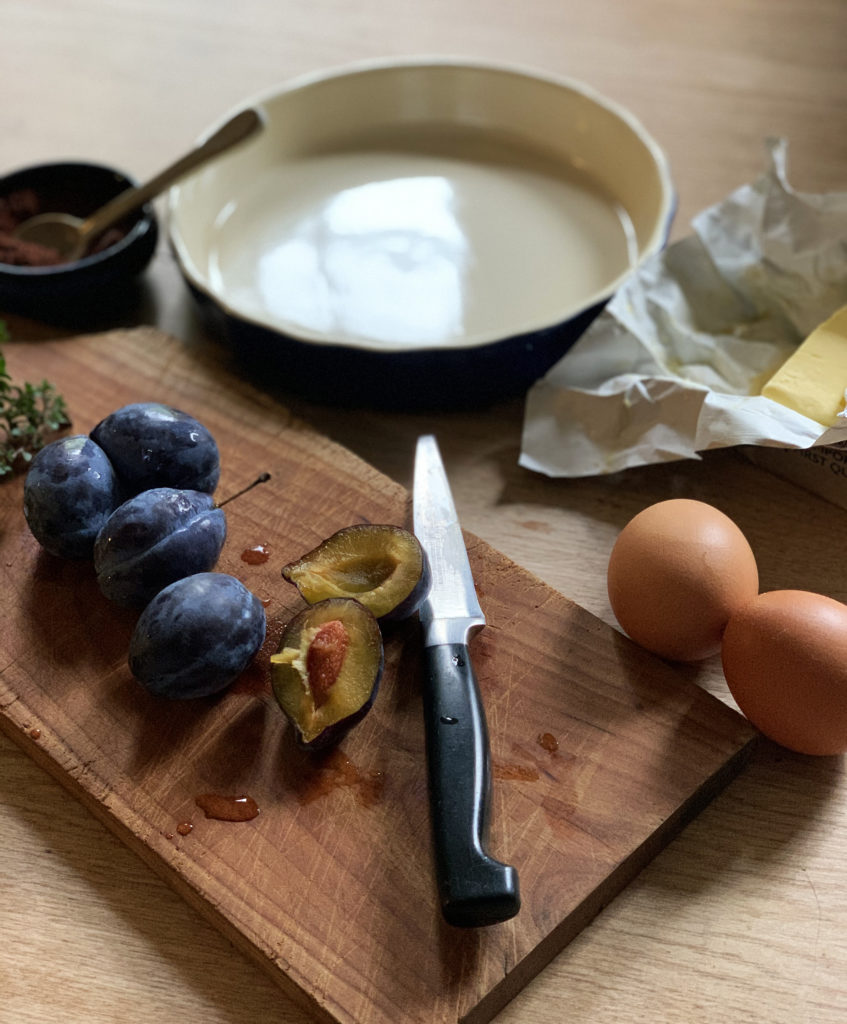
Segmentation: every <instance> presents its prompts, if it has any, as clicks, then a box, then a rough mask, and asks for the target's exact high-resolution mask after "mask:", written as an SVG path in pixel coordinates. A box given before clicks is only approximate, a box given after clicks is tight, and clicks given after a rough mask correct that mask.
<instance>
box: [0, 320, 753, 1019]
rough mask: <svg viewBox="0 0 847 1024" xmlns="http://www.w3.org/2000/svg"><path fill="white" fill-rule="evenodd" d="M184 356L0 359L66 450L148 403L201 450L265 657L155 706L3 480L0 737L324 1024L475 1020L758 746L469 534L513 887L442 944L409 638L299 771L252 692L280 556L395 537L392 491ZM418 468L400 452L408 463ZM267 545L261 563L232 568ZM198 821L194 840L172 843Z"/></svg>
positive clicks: (285, 612) (87, 342) (258, 681)
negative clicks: (214, 450)
mask: <svg viewBox="0 0 847 1024" xmlns="http://www.w3.org/2000/svg"><path fill="white" fill-rule="evenodd" d="M210 353H211V350H205V353H204V355H203V356H202V357H201V356H200V355H199V354H198V352H196V351H192V350H191V349H190V348H188V347H186V346H183V345H182V344H180V343H179V342H178V341H176V340H175V339H173V338H171V337H169V336H167V335H165V334H163V333H162V332H159V331H156V330H153V329H148V328H141V329H138V330H135V331H113V332H109V333H105V334H99V335H89V336H86V337H82V338H74V339H65V340H62V341H54V342H42V343H18V344H14V345H12V346H10V348H9V351H8V353H7V357H8V362H9V367H10V370H11V371H12V373H13V375H20V376H22V377H27V378H40V377H42V376H45V375H48V374H49V376H50V377H51V379H52V380H53V381H54V382H55V383H56V385H57V387H59V388H60V390H61V391H62V392H63V393H64V394H65V396H66V398H67V400H68V402H69V405H70V408H71V410H72V411H73V416H74V426H73V429H74V430H75V431H79V432H84V431H87V430H89V429H90V428H91V427H92V426H93V425H94V424H95V423H96V422H97V421H98V420H99V419H100V418H101V417H102V416H103V415H105V414H106V413H108V412H109V411H111V410H112V409H114V408H116V407H117V406H119V405H121V404H123V403H124V402H127V401H136V400H144V399H145V398H156V399H159V400H163V401H167V402H170V403H172V404H174V405H176V406H178V407H180V408H183V409H185V410H187V411H190V412H192V413H194V414H195V415H197V416H198V417H199V418H200V419H202V420H203V422H205V423H206V425H207V426H208V427H209V428H210V429H211V430H212V432H213V434H214V435H215V436H216V438H217V440H218V443H219V445H220V448H221V453H222V464H223V472H222V478H221V484H220V487H219V494H221V495H223V496H225V495H226V494H228V493H232V492H234V491H236V490H239V489H240V488H241V487H243V486H244V485H245V484H247V483H249V482H250V480H252V479H253V478H254V477H255V476H256V475H257V473H258V472H261V471H268V472H270V474H271V480H270V482H269V483H268V484H265V485H263V486H261V487H258V488H256V489H254V490H252V491H250V492H249V493H248V494H247V495H245V496H243V497H242V498H239V499H238V501H237V503H233V504H232V505H231V506H228V524H229V534H228V539H227V545H226V547H225V550H224V554H223V556H222V559H221V563H220V568H221V569H222V570H224V571H228V572H232V573H233V574H234V575H237V576H239V577H240V578H241V579H242V580H243V581H244V582H245V583H246V584H247V585H248V586H250V587H251V588H252V589H253V590H254V592H255V593H257V595H258V596H259V597H261V598H262V599H263V601H264V602H266V608H267V616H268V641H267V643H266V644H265V647H264V648H263V650H262V652H260V654H259V656H258V657H257V659H256V661H255V663H254V665H252V666H251V667H250V668H249V669H248V670H247V672H246V673H245V674H244V675H243V676H242V678H241V679H240V680H239V681H238V682H237V683H236V684H235V686H234V687H233V688H232V690H231V691H230V692H229V693H228V694H226V695H225V696H224V697H223V698H219V699H213V700H207V701H192V702H187V703H184V704H180V703H172V702H166V701H161V700H157V699H155V698H152V697H150V696H149V695H147V694H146V693H145V692H144V691H143V690H142V689H141V688H140V687H139V686H138V685H137V684H136V683H135V682H134V680H132V678H131V676H130V674H129V671H128V668H127V666H126V648H127V644H128V640H129V635H130V632H131V628H132V624H133V621H134V616H133V615H131V614H129V613H125V612H119V611H117V610H115V609H114V608H113V607H112V606H110V605H109V604H108V603H107V602H106V601H105V600H104V599H103V598H102V597H101V596H100V595H99V592H98V590H97V587H96V582H95V580H94V578H93V573H92V570H91V567H90V566H89V565H87V564H77V563H68V562H62V561H60V560H58V559H55V558H52V557H51V556H48V555H47V554H46V553H44V552H43V551H41V550H40V549H39V547H38V545H37V544H36V542H35V541H34V539H33V538H32V537H31V535H30V534H29V532H28V530H27V528H26V525H25V523H24V520H23V515H22V511H21V508H20V505H21V492H22V480H21V479H17V480H14V481H12V482H10V483H8V484H6V485H4V488H3V491H2V502H3V524H4V528H3V533H2V537H0V567H2V572H3V576H4V584H5V585H4V588H3V597H2V605H0V613H2V614H1V615H0V661H2V664H3V666H4V670H3V682H2V690H0V708H2V716H0V722H2V726H3V728H4V730H5V731H6V732H7V733H8V734H9V735H10V736H12V738H14V739H15V740H17V741H18V742H20V743H21V744H22V745H23V746H24V747H25V749H26V750H27V752H28V753H30V754H31V755H32V756H33V757H34V758H35V759H36V761H37V762H38V763H39V764H41V765H43V766H44V767H46V768H47V769H48V770H50V771H51V772H52V773H53V774H54V775H56V776H57V777H58V778H59V779H60V781H62V782H63V784H65V785H66V786H68V787H69V788H70V790H71V791H72V792H73V793H74V795H75V796H77V797H78V798H79V799H81V800H82V801H83V802H84V804H85V805H86V806H87V807H88V808H90V809H91V810H92V811H93V812H94V813H95V814H96V815H97V816H98V817H100V818H101V819H102V820H103V821H104V822H105V823H106V824H107V825H108V826H109V827H110V828H111V829H112V830H113V831H115V832H116V834H117V835H118V836H119V837H120V838H121V839H122V840H123V841H124V842H126V843H127V844H128V845H130V846H131V848H132V849H134V850H135V851H136V852H138V853H139V854H140V855H141V856H142V857H143V858H144V859H145V861H147V862H148V863H149V864H150V865H151V866H152V867H153V868H154V869H155V870H157V871H158V872H159V873H160V874H162V875H163V877H164V878H165V879H166V880H167V881H168V882H169V884H171V885H172V886H173V887H174V888H175V889H176V891H177V892H179V893H180V894H181V895H182V896H183V897H184V898H186V899H187V900H188V901H189V902H190V903H191V904H192V905H194V906H196V907H198V908H199V909H200V910H201V912H203V913H204V914H205V915H206V916H207V917H209V918H210V919H211V920H212V921H213V923H214V924H215V926H216V927H218V928H219V929H221V930H222V931H223V932H224V934H225V935H226V936H227V937H228V938H229V939H230V940H231V941H232V942H233V943H235V944H236V945H237V946H238V947H239V948H241V949H242V950H244V951H245V952H246V953H248V954H249V955H252V956H253V957H254V958H255V959H256V960H257V961H259V962H260V964H261V965H262V966H263V967H264V968H265V969H266V970H267V971H268V972H269V973H270V974H271V975H272V977H273V978H274V979H275V980H276V981H277V982H278V983H279V984H280V985H281V986H282V987H283V988H284V989H285V991H287V992H288V994H289V995H290V996H291V997H292V998H294V999H296V1000H299V1001H300V1002H301V1003H303V1004H304V1005H305V1006H307V1007H308V1008H309V1010H310V1011H311V1012H314V1013H316V1014H318V1015H319V1016H321V1017H322V1018H323V1019H326V1020H330V1021H337V1022H345V1024H354V1022H355V1024H388V1022H394V1024H398V1022H409V1024H412V1022H416V1024H418V1022H419V1024H424V1022H429V1024H432V1022H442V1021H443V1022H453V1021H459V1020H466V1021H471V1022H482V1021H487V1020H489V1019H491V1017H492V1016H493V1015H494V1014H495V1013H496V1012H497V1011H498V1010H499V1009H500V1008H502V1006H503V1005H504V1004H505V1002H506V1001H508V1000H509V999H510V998H511V997H512V996H513V995H514V994H515V993H516V992H517V991H518V990H519V989H520V988H521V987H522V986H523V985H524V984H525V983H526V982H527V981H528V980H529V979H530V978H531V977H532V976H534V975H535V974H536V973H537V972H538V971H539V970H540V969H541V968H542V967H543V966H544V965H545V964H546V963H547V962H549V960H550V959H551V958H552V957H553V956H554V955H555V954H556V953H557V952H558V951H559V950H560V949H561V948H562V947H563V946H564V945H565V944H566V943H567V942H569V941H570V940H571V939H572V938H573V937H574V936H575V935H576V934H577V933H578V932H579V931H580V930H581V928H583V927H584V925H585V924H586V923H587V922H588V921H589V920H590V919H591V918H592V917H593V916H594V915H596V913H597V912H598V911H599V910H600V909H601V908H602V906H604V905H605V904H606V903H608V901H609V900H610V899H611V898H612V897H613V896H614V895H615V893H617V892H618V891H619V890H620V889H621V888H622V887H623V886H624V885H625V884H626V883H627V882H628V881H629V880H631V878H632V877H634V875H635V874H636V873H637V872H638V871H639V870H640V869H641V868H642V867H643V866H644V865H645V864H646V863H647V862H648V861H649V860H650V859H651V858H652V857H653V856H654V855H655V854H656V853H657V852H658V851H659V849H661V848H662V847H663V846H664V845H665V844H666V843H667V842H668V841H669V839H670V838H671V836H672V835H674V834H675V833H676V832H677V831H678V830H679V828H681V827H682V825H683V824H684V823H685V822H686V821H687V820H689V819H690V818H691V817H692V816H693V815H694V814H695V813H696V812H697V811H698V810H699V809H701V808H702V807H703V806H704V805H705V803H706V802H707V801H708V800H709V799H710V798H711V797H712V796H713V795H714V794H715V793H716V792H717V791H718V789H719V788H721V787H722V786H723V785H724V784H725V783H726V782H727V781H728V780H729V779H730V778H731V777H732V775H734V773H735V772H736V771H737V770H738V769H739V767H740V765H741V763H742V761H743V759H744V758H745V757H746V755H747V754H748V753H749V749H750V746H751V744H752V739H753V732H752V730H751V729H750V727H749V725H748V724H747V723H746V722H745V721H744V720H743V719H742V718H741V717H740V716H739V715H738V714H737V713H736V712H734V711H733V710H731V709H730V708H728V707H726V706H725V705H724V704H723V703H721V702H720V701H718V700H716V699H715V698H713V697H712V696H710V695H709V694H708V693H706V692H705V691H704V690H702V689H701V688H699V687H698V686H696V685H695V684H693V683H691V682H689V681H688V680H686V679H684V678H683V677H681V676H680V675H679V674H678V673H676V672H675V671H674V670H673V669H672V668H670V667H669V666H668V665H667V664H665V663H663V662H661V661H659V660H657V659H654V658H652V657H651V656H649V655H647V654H646V653H645V652H643V651H641V650H639V649H638V648H637V647H635V645H633V644H631V643H629V641H627V640H626V639H625V638H623V637H621V636H620V635H619V634H618V633H617V632H615V631H614V630H612V629H611V628H610V627H609V626H607V625H606V624H605V623H603V622H601V621H600V620H599V619H597V618H595V617H594V616H593V615H591V614H590V613H588V612H587V611H585V610H584V609H582V608H580V607H579V606H577V605H576V604H574V603H573V602H571V601H569V600H567V599H566V598H564V597H563V596H562V595H560V594H558V593H556V592H555V591H553V590H552V589H551V588H550V587H548V586H547V585H545V584H543V583H542V582H541V581H540V580H538V579H537V578H535V577H533V576H532V575H531V574H529V573H528V572H526V571H525V570H523V569H521V568H520V567H518V566H517V565H516V564H515V563H513V562H511V561H510V560H509V559H507V558H506V557H505V556H503V555H501V554H499V553H498V552H496V551H495V550H494V549H492V548H491V547H490V546H489V545H487V544H485V543H484V542H483V541H481V540H479V539H478V538H475V537H473V536H472V535H469V538H468V539H469V553H470V557H471V561H472V567H473V569H474V574H475V578H476V580H477V583H478V587H479V592H480V600H481V602H482V604H483V609H484V611H485V613H486V616H487V620H488V627H487V628H486V629H485V630H484V631H483V632H482V633H481V634H480V635H479V637H478V638H477V639H476V641H475V642H474V657H475V664H476V666H477V671H478V675H479V678H480V684H481V686H482V688H483V692H484V695H485V700H486V705H487V711H488V718H489V727H490V730H491V736H492V757H493V763H494V772H495V780H496V789H495V810H494V834H493V841H494V842H493V852H494V853H495V855H497V854H499V855H500V856H502V857H504V858H508V859H509V860H510V861H512V862H513V863H515V864H516V865H517V866H518V868H519V871H520V873H521V883H522V891H523V899H524V905H523V908H522V911H521V913H520V915H519V916H518V917H517V918H516V919H515V920H513V921H511V922H508V923H506V924H504V925H500V926H496V927H493V928H489V929H483V930H476V931H461V930H456V929H451V928H449V927H448V926H447V925H445V924H443V922H442V921H441V918H440V914H439V912H438V908H437V904H436V901H435V898H434V891H433V885H432V865H431V860H430V852H429V844H428V818H427V798H426V784H425V771H424V758H423V736H422V726H421V716H420V706H419V700H418V681H419V667H418V666H419V661H420V647H419V637H418V635H417V631H416V628H415V624H414V622H412V623H407V624H406V625H405V626H402V627H399V628H398V629H396V630H395V631H394V632H393V633H390V634H387V636H386V662H387V669H386V678H385V681H384V684H383V689H382V691H381V694H380V698H379V700H378V702H377V705H376V707H375V709H374V711H373V712H372V713H371V714H370V715H369V716H368V717H367V718H366V719H365V721H364V722H363V723H362V724H361V725H360V726H359V727H358V728H357V729H356V731H355V732H354V733H352V734H351V735H350V736H349V737H348V738H347V739H345V741H344V742H343V744H342V746H341V747H340V748H339V749H338V750H337V751H335V752H333V753H331V754H329V755H327V756H325V757H323V758H322V759H317V760H316V759H314V758H312V757H309V756H307V755H304V754H302V753H301V752H299V751H298V750H297V749H296V747H295V745H294V743H293V740H292V737H291V734H290V731H289V730H288V729H287V727H286V724H285V722H284V720H283V718H282V716H281V715H280V714H279V712H278V711H277V709H276V707H275V704H274V702H273V701H272V699H271V697H270V693H269V683H268V655H269V652H270V650H271V649H273V648H275V646H276V643H277V642H278V638H279V635H280V631H281V629H282V627H283V625H284V623H285V622H286V621H287V619H288V618H289V617H290V616H291V615H292V614H293V612H294V611H295V610H296V609H298V608H299V607H300V606H301V602H300V599H299V597H298V595H297V594H296V591H294V589H293V588H291V587H289V586H288V585H287V584H284V583H283V582H282V580H281V579H280V576H279V570H280V568H281V566H282V565H283V564H285V563H286V562H287V561H289V560H291V559H292V558H294V557H295V556H297V555H298V554H301V553H302V552H303V551H305V550H308V549H310V548H311V547H313V546H314V544H315V543H316V542H317V540H319V539H320V538H321V537H323V536H326V535H328V534H329V533H330V532H332V531H334V530H335V529H337V528H339V527H340V526H343V525H348V524H350V523H353V522H362V521H371V522H374V521H389V522H401V523H403V522H406V520H407V517H408V496H407V493H406V491H405V490H404V489H403V488H402V487H400V486H399V485H398V484H395V483H393V482H392V481H391V480H389V479H388V478H387V477H384V476H383V475H381V474H380V473H378V472H377V471H376V470H375V469H373V468H372V467H370V466H368V465H367V464H366V463H363V462H362V461H361V460H359V459H358V458H356V457H355V456H354V455H352V453H350V452H349V451H347V450H345V449H343V448H341V447H340V446H338V445H335V444H333V443H332V442H330V441H328V440H327V439H326V438H324V437H321V436H320V435H319V434H317V433H315V432H313V431H311V430H309V429H307V428H306V427H305V426H303V425H302V424H300V423H298V422H297V421H295V420H294V419H293V418H292V417H291V415H290V414H289V413H288V412H287V410H286V409H285V408H284V407H282V406H280V405H278V404H276V403H274V402H273V401H271V400H270V399H268V398H267V397H265V396H264V395H262V394H261V393H259V392H258V391H256V390H254V389H252V388H251V387H249V386H248V385H246V384H244V383H242V382H239V381H238V380H236V379H234V378H232V377H230V376H229V375H228V373H227V371H226V370H225V369H224V368H223V367H222V366H220V365H219V364H218V362H217V360H216V359H215V358H214V355H213V353H212V354H210ZM410 458H411V453H410ZM257 544H261V545H263V546H264V547H266V549H267V550H268V551H269V552H270V554H271V558H270V560H269V561H268V562H267V563H266V564H264V565H259V566H253V565H248V564H247V563H246V562H245V561H244V560H243V559H242V558H241V557H240V556H241V553H242V552H244V551H245V550H247V549H248V548H250V547H255V546H256V545H257ZM207 792H217V793H224V794H232V793H248V794H249V795H250V796H252V797H253V798H254V799H256V801H257V802H258V804H259V807H260V809H261V812H260V814H259V816H258V817H257V818H256V819H254V820H253V821H251V822H244V823H237V824H236V823H230V822H220V821H214V820H207V819H205V818H204V817H203V815H202V813H201V812H200V810H199V809H198V807H197V806H196V804H195V798H196V797H197V796H198V795H199V794H201V793H207ZM188 823H190V825H191V826H192V827H191V830H190V831H188V829H187V828H185V829H183V831H188V834H187V835H181V834H180V829H179V826H180V825H181V824H182V825H186V824H188Z"/></svg>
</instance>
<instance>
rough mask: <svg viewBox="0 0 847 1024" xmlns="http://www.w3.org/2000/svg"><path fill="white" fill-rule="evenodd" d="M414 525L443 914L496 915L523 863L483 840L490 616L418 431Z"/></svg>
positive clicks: (474, 919)
mask: <svg viewBox="0 0 847 1024" xmlns="http://www.w3.org/2000/svg"><path fill="white" fill-rule="evenodd" d="M414 529H415V534H416V536H417V538H418V540H419V541H420V543H421V546H422V547H423V549H424V551H425V552H426V554H427V557H428V559H429V562H430V566H431V570H432V588H431V590H430V593H429V596H428V597H427V599H426V600H425V601H424V603H423V604H422V605H421V608H420V611H419V615H420V621H421V627H422V631H423V644H424V657H425V671H424V724H425V729H426V757H427V768H428V774H429V794H430V817H431V821H432V834H433V841H434V848H435V869H436V877H437V882H438V892H439V897H440V900H441V910H442V913H443V915H444V918H445V920H446V921H447V922H448V923H449V924H452V925H457V926H460V927H476V926H479V925H489V924H496V923H497V922H499V921H506V920H508V919H509V918H510V917H514V915H515V914H517V912H518V910H519V909H520V894H519V886H518V874H517V871H516V870H515V869H514V868H513V867H511V866H510V865H508V864H501V863H500V861H498V860H495V859H494V858H493V857H491V856H489V854H488V853H487V852H486V850H485V844H486V841H487V834H488V825H489V808H490V795H491V766H490V753H489V747H488V727H487V725H486V720H485V710H484V708H483V704H482V698H481V696H480V691H479V685H478V683H477V679H476V676H475V674H474V670H473V666H472V664H471V659H470V655H469V653H468V640H469V638H470V636H471V635H472V634H473V633H475V632H476V631H478V630H479V629H481V628H482V627H483V626H484V625H485V617H484V616H483V614H482V609H481V608H480V606H479V600H478V599H477V595H476V590H475V589H474V582H473V576H472V574H471V567H470V563H469V561H468V554H467V550H466V548H465V542H464V539H463V537H462V530H461V527H460V525H459V520H458V518H457V516H456V508H455V506H454V504H453V497H452V495H451V493H450V485H449V484H448V482H447V474H446V473H445V471H444V466H443V464H442V462H441V455H440V453H439V450H438V445H437V443H436V440H435V438H434V437H433V436H432V435H427V436H424V437H420V438H419V439H418V444H417V450H416V453H415V474H414Z"/></svg>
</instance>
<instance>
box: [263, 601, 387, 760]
mask: <svg viewBox="0 0 847 1024" xmlns="http://www.w3.org/2000/svg"><path fill="white" fill-rule="evenodd" d="M383 665H384V653H383V646H382V634H381V632H380V629H379V624H378V623H377V621H376V619H375V618H374V616H373V615H372V614H371V613H370V612H369V611H368V609H367V608H365V606H364V605H362V604H359V602H358V601H354V600H352V599H350V598H329V599H327V600H326V601H319V602H318V603H317V604H314V605H310V606H309V607H308V608H304V609H303V611H301V612H300V613H299V614H298V615H296V616H295V617H294V618H293V619H292V620H291V622H289V624H288V626H287V627H286V629H285V631H284V633H283V635H282V639H281V641H280V645H279V650H278V651H277V653H276V654H272V655H271V683H272V685H273V692H274V696H275V697H276V700H277V703H278V704H279V706H280V707H281V708H282V710H283V711H284V712H285V715H286V717H287V718H288V720H289V721H290V722H291V723H292V725H293V726H294V728H295V732H296V738H297V742H298V744H299V745H300V746H301V747H303V748H304V749H308V750H323V749H326V748H327V747H329V746H331V745H332V744H334V743H337V742H338V740H340V739H341V737H342V736H344V735H345V733H347V732H348V731H349V730H350V729H351V728H352V727H353V726H354V725H355V724H356V723H357V722H359V721H361V719H362V718H364V716H365V715H366V714H367V713H368V711H369V710H370V709H371V707H372V705H373V702H374V700H375V699H376V695H377V691H378V689H379V683H380V679H381V678H382V670H383Z"/></svg>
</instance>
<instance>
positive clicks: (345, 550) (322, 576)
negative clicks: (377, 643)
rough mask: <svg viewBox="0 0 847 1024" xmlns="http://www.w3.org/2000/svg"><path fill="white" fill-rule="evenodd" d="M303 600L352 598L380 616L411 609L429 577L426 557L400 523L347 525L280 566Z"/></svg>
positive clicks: (397, 615) (397, 617)
mask: <svg viewBox="0 0 847 1024" xmlns="http://www.w3.org/2000/svg"><path fill="white" fill-rule="evenodd" d="M282 575H283V577H284V578H285V579H286V580H288V581H289V582H290V583H293V584H294V585H295V586H296V587H297V589H298V590H299V591H300V594H301V596H302V597H303V598H304V600H306V601H308V602H309V604H316V603H317V602H318V601H324V600H326V599H328V598H333V597H347V598H353V599H354V600H356V601H358V602H359V603H360V604H363V605H364V606H365V607H366V608H367V609H368V610H369V611H370V612H372V614H373V615H374V616H375V617H376V618H377V619H379V620H381V621H386V622H387V621H397V620H400V619H406V618H408V617H409V616H410V615H412V614H414V613H415V612H416V611H417V610H418V608H419V607H420V605H421V604H422V602H423V601H424V599H425V598H426V596H427V594H428V593H429V589H430V585H431V582H432V573H431V571H430V566H429V559H428V558H427V556H426V553H425V551H424V550H423V548H422V547H421V545H420V542H419V541H418V539H417V537H415V536H414V534H411V533H409V531H408V530H404V529H403V528H402V527H400V526H392V525H389V524H373V523H358V524H356V525H354V526H345V527H344V528H343V529H341V530H338V531H337V532H336V533H334V534H332V536H331V537H327V539H326V540H324V541H322V542H321V543H320V544H319V545H318V546H317V547H316V548H314V550H312V551H309V552H308V553H307V554H305V555H303V556H302V557H301V558H298V559H297V561H295V562H290V563H289V564H288V565H286V566H284V568H283V570H282Z"/></svg>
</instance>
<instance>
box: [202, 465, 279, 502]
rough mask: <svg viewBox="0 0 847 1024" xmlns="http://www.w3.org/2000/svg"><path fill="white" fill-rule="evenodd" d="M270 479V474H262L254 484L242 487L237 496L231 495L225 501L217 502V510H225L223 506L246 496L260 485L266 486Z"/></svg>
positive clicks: (236, 493)
mask: <svg viewBox="0 0 847 1024" xmlns="http://www.w3.org/2000/svg"><path fill="white" fill-rule="evenodd" d="M270 478H271V475H270V473H261V474H260V475H259V476H257V477H256V479H255V480H254V481H253V483H252V484H248V485H247V486H246V487H242V488H241V490H240V491H236V492H235V494H230V496H229V497H228V498H224V500H223V501H219V502H217V504H216V505H215V508H223V506H224V505H227V504H228V503H229V502H230V501H234V500H235V499H236V498H240V497H241V495H242V494H246V493H247V492H248V491H252V490H253V488H254V487H256V486H257V485H258V484H266V483H267V482H268V480H270Z"/></svg>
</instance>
